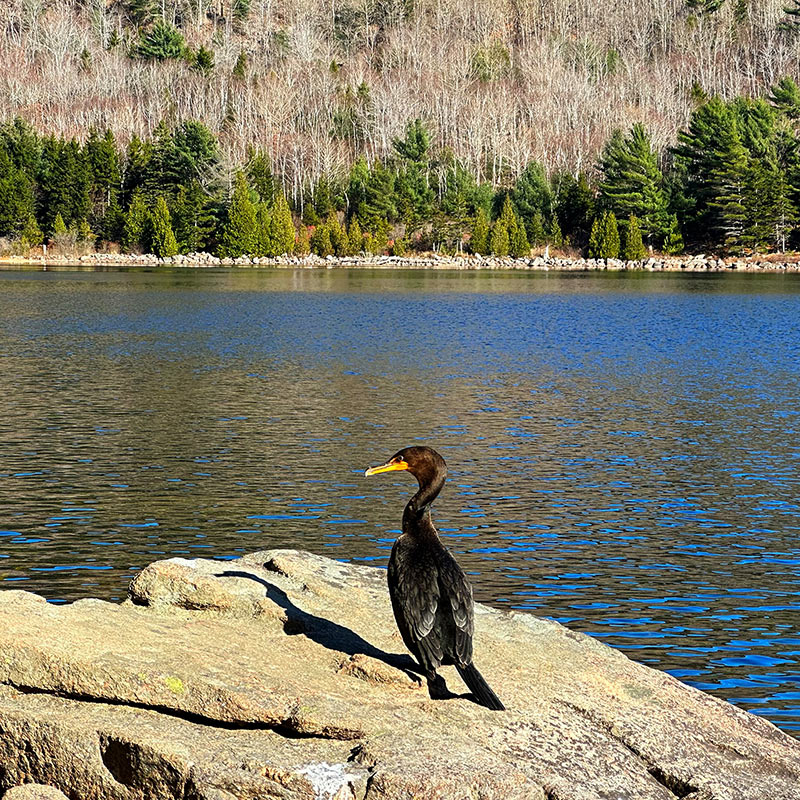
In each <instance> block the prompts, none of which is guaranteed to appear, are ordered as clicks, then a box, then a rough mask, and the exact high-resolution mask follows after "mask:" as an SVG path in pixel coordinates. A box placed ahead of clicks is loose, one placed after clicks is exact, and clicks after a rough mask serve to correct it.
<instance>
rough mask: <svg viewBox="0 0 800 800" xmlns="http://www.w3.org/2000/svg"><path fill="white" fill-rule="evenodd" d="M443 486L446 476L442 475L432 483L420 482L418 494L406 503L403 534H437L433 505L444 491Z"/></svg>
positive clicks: (436, 477)
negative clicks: (424, 532) (432, 516)
mask: <svg viewBox="0 0 800 800" xmlns="http://www.w3.org/2000/svg"><path fill="white" fill-rule="evenodd" d="M442 486H444V476H441V475H436V476H435V477H434V478H433V480H431V481H426V482H424V483H423V482H422V481H420V486H419V489H418V490H417V493H416V494H415V495H414V496H413V497H412V498H411V499H410V500H409V501H408V503H406V507H405V510H404V511H403V533H410V534H417V533H421V532H422V531H426V532H432V533H434V534H435V533H436V529H435V528H434V527H433V522H432V520H431V504H432V503H433V501H434V500H435V499H436V498H437V497H438V495H439V492H441V491H442Z"/></svg>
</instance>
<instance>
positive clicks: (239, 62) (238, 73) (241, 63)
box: [231, 50, 247, 80]
mask: <svg viewBox="0 0 800 800" xmlns="http://www.w3.org/2000/svg"><path fill="white" fill-rule="evenodd" d="M231 74H232V75H233V77H234V78H238V79H239V80H244V77H245V75H246V74H247V53H245V51H244V50H242V51H241V52H240V53H239V56H238V58H237V59H236V63H235V64H234V65H233V71H232V73H231Z"/></svg>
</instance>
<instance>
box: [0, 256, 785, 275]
mask: <svg viewBox="0 0 800 800" xmlns="http://www.w3.org/2000/svg"><path fill="white" fill-rule="evenodd" d="M0 263H2V264H4V265H7V266H15V265H16V266H38V267H41V268H42V269H47V267H63V266H83V267H101V266H112V267H159V266H177V267H193V268H203V267H273V268H289V269H357V268H363V269H434V270H435V269H442V270H446V269H457V270H533V271H541V272H548V271H568V272H582V271H589V272H625V271H629V272H636V271H639V272H770V273H786V272H800V262H794V261H771V260H767V259H765V258H758V257H752V258H741V259H722V258H716V257H714V256H706V255H702V254H701V255H692V256H674V257H670V256H653V257H652V258H648V259H646V260H644V261H621V260H619V259H613V258H610V259H595V258H556V257H544V256H536V257H532V258H500V257H496V256H479V255H478V256H473V255H464V256H439V255H426V256H419V257H415V256H409V257H405V256H403V257H400V256H368V255H361V256H348V257H343V258H338V257H336V256H328V257H327V258H321V257H320V256H316V255H313V254H312V255H307V256H288V255H284V256H279V257H277V258H248V257H247V256H242V257H241V258H217V257H216V256H212V255H210V254H209V253H189V254H188V255H179V256H173V257H171V258H158V256H155V255H152V254H149V255H131V254H123V253H92V254H91V255H85V256H80V257H79V258H69V257H60V256H48V257H47V258H43V257H41V256H39V257H36V258H27V259H24V258H12V259H7V260H4V261H1V262H0Z"/></svg>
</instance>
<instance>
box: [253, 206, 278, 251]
mask: <svg viewBox="0 0 800 800" xmlns="http://www.w3.org/2000/svg"><path fill="white" fill-rule="evenodd" d="M256 229H257V233H256V248H255V251H254V255H257V256H262V257H263V256H267V257H268V258H274V257H275V256H276V255H278V253H277V244H276V243H275V242H274V241H273V238H272V214H271V213H270V208H269V205H267V203H265V202H264V201H261V202H260V203H259V204H258V206H257V207H256Z"/></svg>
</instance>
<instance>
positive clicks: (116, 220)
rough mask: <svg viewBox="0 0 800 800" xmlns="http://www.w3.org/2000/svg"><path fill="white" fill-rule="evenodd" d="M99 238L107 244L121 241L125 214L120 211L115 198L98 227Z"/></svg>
mask: <svg viewBox="0 0 800 800" xmlns="http://www.w3.org/2000/svg"><path fill="white" fill-rule="evenodd" d="M99 229H100V236H101V238H103V239H105V240H106V241H108V242H119V241H121V240H122V236H123V232H124V230H125V212H124V211H123V210H122V208H121V206H120V204H119V202H118V201H117V199H116V198H114V199H112V200H111V203H110V204H109V206H108V208H107V209H106V213H105V214H104V215H103V219H102V221H101V223H100V225H99Z"/></svg>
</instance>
